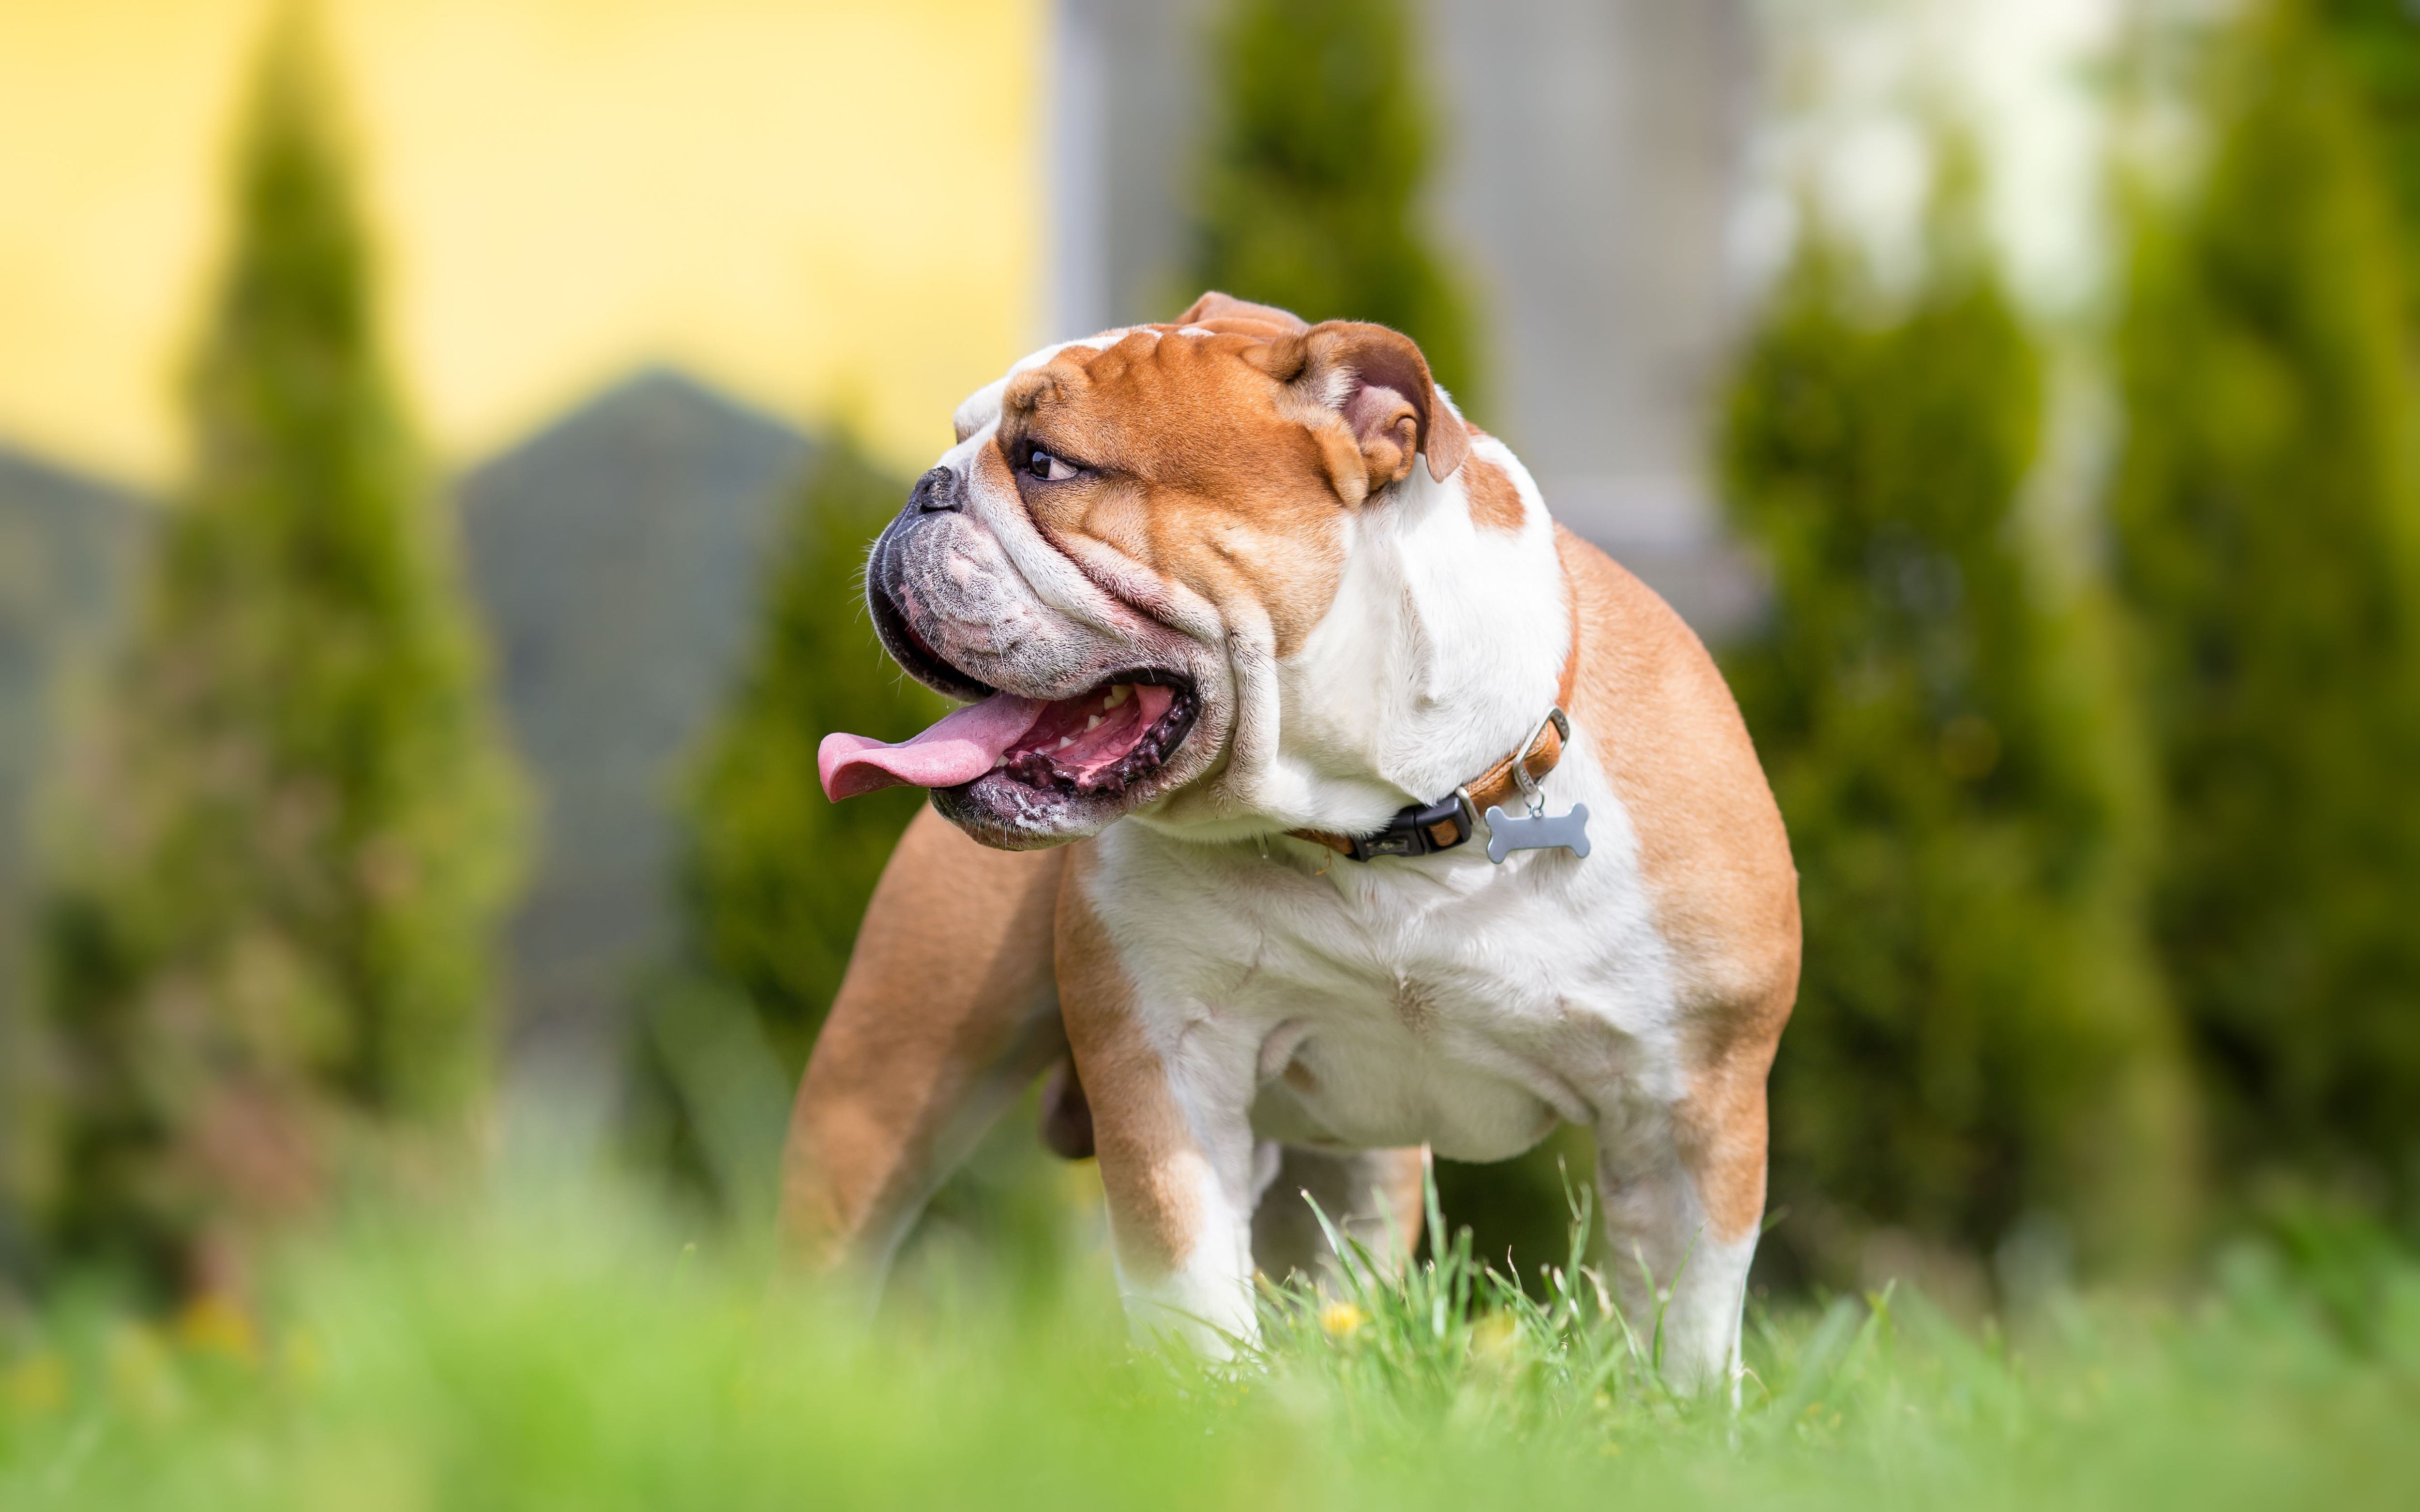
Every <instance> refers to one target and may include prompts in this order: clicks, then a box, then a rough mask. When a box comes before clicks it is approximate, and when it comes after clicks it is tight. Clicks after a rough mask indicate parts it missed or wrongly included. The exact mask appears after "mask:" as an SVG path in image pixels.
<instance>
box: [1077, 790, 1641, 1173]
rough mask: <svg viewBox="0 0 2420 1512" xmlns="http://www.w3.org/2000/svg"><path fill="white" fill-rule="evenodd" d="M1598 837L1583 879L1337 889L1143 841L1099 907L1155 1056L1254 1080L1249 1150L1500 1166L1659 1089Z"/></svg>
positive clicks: (1535, 859)
mask: <svg viewBox="0 0 2420 1512" xmlns="http://www.w3.org/2000/svg"><path fill="white" fill-rule="evenodd" d="M1607 827H1608V829H1609V830H1611V831H1613V832H1612V833H1609V834H1608V835H1606V837H1605V839H1606V840H1611V841H1614V843H1613V844H1611V845H1607V844H1606V843H1604V842H1603V841H1602V840H1601V841H1600V842H1599V844H1598V845H1597V847H1596V850H1595V854H1594V855H1593V856H1591V857H1590V859H1589V860H1587V861H1585V862H1583V861H1579V860H1577V859H1576V858H1574V857H1571V856H1567V855H1564V854H1562V853H1553V854H1540V855H1537V856H1525V857H1521V858H1519V859H1517V860H1516V862H1515V863H1514V864H1513V865H1512V866H1510V867H1507V868H1502V869H1498V868H1496V867H1492V866H1488V865H1487V864H1486V863H1485V862H1484V861H1483V860H1478V861H1477V864H1476V865H1475V866H1474V865H1473V864H1472V861H1473V860H1474V859H1475V858H1472V857H1453V858H1447V857H1436V858H1433V859H1432V860H1430V861H1428V862H1425V863H1413V864H1408V865H1392V864H1389V863H1386V862H1379V863H1374V864H1373V865H1372V866H1371V867H1370V868H1369V869H1368V870H1367V871H1356V872H1346V873H1342V874H1339V873H1337V872H1335V871H1334V870H1333V868H1330V869H1328V871H1327V872H1326V874H1320V873H1319V872H1318V871H1317V869H1316V867H1315V865H1314V866H1313V867H1305V866H1302V865H1298V864H1294V863H1293V862H1292V861H1290V860H1289V858H1288V857H1287V856H1284V855H1282V854H1280V855H1275V856H1271V857H1269V858H1268V859H1265V860H1264V859H1262V858H1261V856H1260V855H1259V852H1258V850H1257V848H1256V847H1242V848H1238V849H1236V850H1233V851H1223V850H1221V851H1209V850H1205V849H1203V848H1202V847H1192V846H1171V845H1165V844H1160V843H1155V842H1152V841H1148V840H1146V839H1145V838H1143V837H1135V839H1134V841H1129V842H1127V843H1124V844H1118V843H1107V844H1104V846H1103V850H1104V856H1103V861H1104V864H1103V865H1102V867H1101V868H1100V870H1099V871H1098V872H1096V873H1095V883H1094V888H1093V895H1094V903H1095V904H1096V906H1099V907H1100V908H1101V909H1102V911H1103V912H1104V914H1105V916H1107V917H1108V918H1109V922H1110V924H1111V934H1112V937H1113V938H1116V939H1118V940H1119V941H1120V942H1121V948H1120V953H1121V956H1122V957H1123V958H1124V961H1125V966H1126V969H1127V972H1128V974H1129V976H1130V977H1131V978H1132V980H1134V982H1135V985H1136V989H1137V993H1136V995H1137V999H1138V1004H1139V1011H1140V1012H1142V1013H1143V1014H1144V1016H1145V1018H1146V1021H1147V1023H1148V1026H1149V1027H1150V1028H1151V1029H1152V1030H1153V1033H1154V1038H1155V1039H1156V1041H1158V1042H1159V1043H1160V1045H1161V1046H1162V1048H1163V1050H1164V1052H1166V1053H1168V1054H1170V1055H1171V1057H1175V1058H1177V1059H1178V1060H1180V1061H1184V1060H1187V1059H1192V1060H1198V1061H1201V1062H1202V1063H1203V1064H1202V1065H1201V1066H1199V1067H1195V1068H1191V1069H1192V1070H1194V1071H1196V1072H1209V1073H1210V1074H1212V1075H1213V1076H1215V1077H1217V1078H1219V1079H1222V1080H1228V1081H1232V1080H1233V1078H1234V1077H1236V1076H1237V1075H1239V1074H1249V1078H1250V1083H1251V1087H1252V1093H1251V1101H1250V1117H1251V1120H1252V1123H1253V1126H1254V1129H1255V1132H1256V1133H1257V1134H1259V1135H1260V1136H1261V1137H1264V1138H1272V1139H1280V1140H1283V1141H1285V1142H1288V1143H1299V1144H1313V1145H1335V1146H1342V1147H1350V1148H1381V1147H1391V1146H1401V1145H1408V1144H1418V1143H1423V1142H1424V1143H1428V1144H1430V1145H1433V1146H1435V1148H1436V1149H1437V1150H1438V1151H1439V1152H1440V1153H1442V1154H1446V1155H1450V1156H1454V1157H1457V1158H1462V1159H1476V1160H1486V1159H1501V1158H1504V1157H1506V1156H1510V1155H1512V1154H1516V1153H1518V1152H1519V1151H1521V1150H1522V1149H1528V1147H1529V1146H1530V1145H1532V1144H1535V1143H1536V1142H1537V1141H1538V1140H1539V1139H1540V1138H1542V1137H1544V1135H1545V1134H1546V1133H1547V1132H1548V1131H1550V1130H1551V1129H1552V1128H1553V1127H1554V1125H1555V1124H1556V1122H1557V1121H1559V1120H1561V1119H1571V1120H1575V1121H1580V1122H1592V1121H1595V1119H1597V1118H1599V1117H1600V1116H1601V1115H1602V1114H1603V1113H1604V1112H1605V1111H1606V1108H1607V1106H1608V1104H1610V1103H1620V1102H1621V1101H1623V1100H1625V1099H1626V1098H1628V1097H1630V1096H1631V1095H1633V1094H1635V1093H1638V1092H1641V1091H1644V1092H1646V1093H1648V1095H1651V1096H1652V1095H1654V1091H1655V1084H1656V1083H1658V1082H1659V1081H1661V1080H1663V1079H1667V1078H1668V1072H1669V1063H1670V1059H1671V1057H1670V1056H1669V1054H1668V1048H1669V1041H1671V1039H1672V1029H1673V1025H1672V1013H1671V1000H1672V994H1671V990H1670V985H1669V982H1670V973H1669V971H1668V969H1667V968H1666V965H1665V955H1666V952H1665V951H1664V949H1663V944H1662V941H1661V940H1660V938H1658V937H1657V936H1656V934H1655V932H1654V930H1653V928H1652V922H1651V920H1650V918H1649V910H1648V908H1647V906H1646V900H1645V898H1644V897H1643V896H1642V895H1641V893H1640V891H1639V888H1638V886H1637V874H1636V870H1635V868H1634V867H1633V866H1632V865H1631V864H1630V862H1629V859H1628V856H1629V854H1630V849H1631V848H1630V847H1629V846H1628V845H1626V844H1624V843H1622V841H1624V840H1625V839H1626V836H1625V835H1624V834H1622V833H1621V832H1620V829H1621V826H1620V825H1619V821H1618V817H1617V823H1616V824H1615V825H1611V826H1607ZM1104 841H1113V837H1110V836H1105V837H1104ZM1336 865H1337V866H1340V867H1350V866H1354V865H1355V863H1352V862H1349V861H1339V862H1337V863H1336ZM1582 868H1585V869H1586V870H1581V869H1582ZM1247 1060H1249V1065H1246V1064H1245V1062H1246V1061H1247Z"/></svg>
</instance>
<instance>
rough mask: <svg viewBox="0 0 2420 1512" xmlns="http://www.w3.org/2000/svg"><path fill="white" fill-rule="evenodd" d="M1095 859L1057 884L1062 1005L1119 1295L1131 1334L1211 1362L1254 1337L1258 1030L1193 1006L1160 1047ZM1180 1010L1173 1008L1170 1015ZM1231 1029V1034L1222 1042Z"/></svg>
mask: <svg viewBox="0 0 2420 1512" xmlns="http://www.w3.org/2000/svg"><path fill="white" fill-rule="evenodd" d="M1086 859H1088V858H1087V857H1084V856H1077V857H1073V858H1071V865H1070V868H1069V871H1070V875H1069V877H1068V881H1067V886H1066V887H1063V889H1062V891H1061V893H1060V899H1059V929H1058V948H1057V954H1058V972H1059V1000H1060V1009H1061V1012H1062V1014H1063V1017H1064V1019H1065V1021H1066V1026H1067V1041H1068V1044H1069V1045H1070V1046H1071V1047H1072V1048H1073V1049H1074V1051H1075V1053H1076V1070H1077V1072H1078V1075H1080V1076H1081V1077H1082V1079H1083V1083H1084V1090H1085V1093H1086V1095H1087V1096H1088V1097H1089V1098H1090V1100H1091V1103H1092V1109H1093V1139H1094V1150H1095V1152H1096V1153H1097V1155H1098V1156H1099V1159H1100V1168H1101V1187H1102V1191H1103V1194H1104V1196H1106V1198H1107V1201H1108V1205H1109V1240H1110V1243H1111V1246H1112V1248H1113V1250H1114V1253H1115V1255H1116V1258H1117V1268H1118V1284H1119V1291H1120V1293H1121V1295H1122V1296H1123V1297H1124V1298H1125V1306H1126V1317H1127V1319H1128V1320H1129V1322H1131V1323H1132V1325H1133V1326H1134V1329H1135V1332H1136V1333H1137V1334H1138V1335H1141V1336H1143V1337H1144V1338H1147V1339H1157V1338H1162V1337H1171V1336H1172V1337H1175V1338H1179V1339H1182V1340H1184V1341H1185V1342H1186V1343H1187V1344H1189V1345H1191V1346H1192V1347H1193V1348H1194V1349H1196V1350H1200V1351H1201V1352H1202V1353H1203V1354H1205V1355H1207V1356H1210V1357H1212V1358H1214V1359H1223V1358H1226V1357H1227V1356H1229V1355H1231V1354H1232V1353H1233V1351H1234V1349H1235V1347H1236V1345H1237V1344H1239V1343H1249V1342H1251V1341H1254V1340H1256V1339H1257V1338H1258V1336H1259V1323H1258V1319H1257V1317H1256V1315H1255V1313H1254V1309H1253V1301H1252V1290H1251V1273H1252V1196H1253V1194H1252V1190H1251V1177H1252V1134H1251V1127H1250V1121H1249V1113H1250V1100H1251V1095H1252V1088H1253V1067H1254V1060H1255V1056H1256V1053H1257V1050H1258V1041H1257V1040H1256V1039H1251V1038H1245V1037H1234V1036H1229V1035H1226V1034H1223V1033H1222V1032H1221V1030H1220V1028H1219V1026H1218V1025H1217V1024H1216V1023H1214V1022H1212V1021H1210V1020H1208V1019H1206V1018H1202V1017H1200V1016H1194V1017H1193V1022H1192V1027H1191V1028H1188V1029H1187V1030H1185V1031H1183V1032H1181V1033H1180V1034H1178V1035H1177V1036H1175V1039H1176V1040H1177V1041H1178V1043H1179V1044H1180V1045H1181V1049H1177V1050H1173V1051H1171V1049H1164V1048H1163V1044H1162V1042H1161V1041H1164V1040H1166V1039H1168V1038H1169V1036H1167V1035H1166V1034H1165V1033H1162V1034H1160V1035H1155V1034H1154V1033H1153V1032H1152V1031H1153V1028H1154V1025H1152V1024H1150V1023H1147V1022H1146V1015H1147V1014H1151V1013H1153V1012H1154V1011H1155V1010H1158V1009H1161V1008H1163V1007H1165V1005H1162V1004H1158V1003H1155V1002H1152V1001H1150V1000H1147V999H1146V997H1145V996H1144V995H1143V994H1142V993H1141V992H1140V991H1138V989H1137V986H1136V984H1135V982H1134V980H1133V979H1132V976H1131V975H1130V974H1129V972H1128V971H1127V969H1126V967H1125V964H1124V963H1123V962H1122V961H1121V960H1120V959H1119V956H1118V951H1117V949H1116V946H1115V945H1114V944H1113V942H1112V941H1111V940H1110V938H1109V931H1108V930H1107V929H1106V928H1104V927H1103V925H1102V922H1101V919H1100V917H1099V916H1098V914H1097V913H1095V912H1094V908H1093V905H1092V903H1091V902H1090V900H1089V899H1088V898H1087V897H1086V895H1085V884H1086V882H1087V881H1088V875H1087V873H1088V872H1089V871H1090V868H1088V867H1087V866H1085V865H1084V862H1085V860H1086ZM1179 1018H1180V1015H1178V1014H1175V1013H1168V1014H1166V1015H1164V1019H1165V1021H1166V1022H1169V1023H1173V1022H1176V1021H1177V1020H1178V1019H1179ZM1230 1038H1234V1039H1235V1040H1236V1042H1235V1043H1233V1044H1229V1043H1226V1042H1225V1041H1227V1040H1228V1039H1230Z"/></svg>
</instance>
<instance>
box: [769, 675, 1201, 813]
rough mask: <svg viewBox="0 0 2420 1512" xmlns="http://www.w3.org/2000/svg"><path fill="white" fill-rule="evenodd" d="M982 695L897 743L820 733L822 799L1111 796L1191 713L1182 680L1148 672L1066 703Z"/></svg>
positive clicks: (1161, 755) (1183, 730) (1175, 740)
mask: <svg viewBox="0 0 2420 1512" xmlns="http://www.w3.org/2000/svg"><path fill="white" fill-rule="evenodd" d="M975 687H977V688H982V687H983V685H981V684H976V685H975ZM983 691H985V692H987V693H989V695H990V696H989V697H987V698H983V699H981V700H980V702H975V703H971V704H969V705H968V706H967V707H965V708H963V709H959V710H957V711H955V712H954V713H952V714H949V715H947V716H944V717H942V718H941V720H940V721H939V723H937V724H935V725H934V726H933V727H932V728H931V729H929V730H926V731H924V732H923V733H922V734H917V735H911V736H909V737H908V738H907V739H906V740H902V741H896V742H890V741H880V740H870V739H868V738H866V737H865V736H863V735H852V734H846V733H832V734H829V735H826V736H825V737H824V739H823V744H822V745H821V746H820V747H819V748H817V749H816V751H815V766H816V770H817V773H818V775H820V776H821V777H822V779H823V785H824V794H825V795H826V796H828V797H830V798H831V799H832V800H834V801H835V802H837V801H838V800H840V799H842V798H853V797H856V796H857V795H860V794H862V793H874V792H877V791H879V790H880V789H883V788H887V787H896V786H898V785H900V784H902V783H912V784H914V785H916V786H918V787H927V788H936V789H946V788H957V787H965V786H968V785H970V784H972V783H976V782H980V781H982V780H984V779H986V778H989V777H993V776H998V777H1001V778H1002V779H1005V780H1008V781H1011V782H1016V783H1019V784H1022V785H1023V786H1025V787H1028V788H1032V789H1033V790H1035V791H1036V792H1042V793H1061V794H1070V795H1078V796H1081V797H1109V796H1116V795H1123V794H1125V792H1126V791H1127V790H1128V789H1129V788H1130V787H1132V786H1133V785H1134V784H1135V783H1137V782H1138V781H1140V780H1141V779H1144V778H1146V777H1148V776H1150V775H1151V774H1152V773H1153V772H1156V771H1157V770H1158V769H1159V768H1160V767H1161V765H1163V764H1165V763H1166V762H1167V760H1168V756H1169V753H1170V752H1171V751H1173V750H1174V749H1175V748H1177V746H1178V745H1179V744H1180V743H1181V742H1182V741H1183V740H1184V739H1185V736H1186V734H1187V732H1188V731H1190V730H1191V729H1192V728H1193V717H1194V714H1195V711H1196V710H1197V708H1198V707H1199V704H1198V702H1197V701H1196V700H1195V697H1194V693H1193V685H1192V684H1191V683H1189V682H1187V681H1186V680H1185V679H1184V678H1182V677H1180V676H1177V675H1176V674H1174V673H1171V672H1163V671H1157V670H1156V669H1153V668H1139V669H1136V670H1135V671H1125V672H1120V673H1118V674H1117V675H1115V676H1113V677H1109V678H1106V679H1104V680H1103V681H1101V682H1099V683H1097V684H1095V685H1094V687H1092V688H1091V689H1090V690H1088V691H1086V692H1084V693H1080V694H1078V695H1077V696H1076V697H1074V698H1063V699H1051V700H1043V699H1029V698H1021V697H1019V696H1018V695H1016V694H1015V693H1002V692H996V691H992V690H990V689H987V688H985V689H983Z"/></svg>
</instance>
